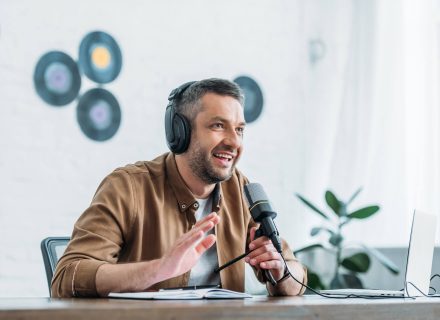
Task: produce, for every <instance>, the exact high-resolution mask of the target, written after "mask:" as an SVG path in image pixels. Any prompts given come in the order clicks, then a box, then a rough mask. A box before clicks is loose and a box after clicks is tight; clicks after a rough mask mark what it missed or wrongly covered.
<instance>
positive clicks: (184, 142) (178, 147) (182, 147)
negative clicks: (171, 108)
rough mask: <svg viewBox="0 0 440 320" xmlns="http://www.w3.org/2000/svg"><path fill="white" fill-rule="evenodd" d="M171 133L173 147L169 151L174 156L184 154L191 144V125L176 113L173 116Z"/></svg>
mask: <svg viewBox="0 0 440 320" xmlns="http://www.w3.org/2000/svg"><path fill="white" fill-rule="evenodd" d="M173 132H174V141H175V146H174V148H173V150H171V151H173V152H174V153H175V154H180V153H184V152H185V151H186V150H188V147H189V143H190V142H191V125H190V123H189V121H188V119H186V117H185V116H183V115H181V114H178V113H175V114H174V119H173Z"/></svg>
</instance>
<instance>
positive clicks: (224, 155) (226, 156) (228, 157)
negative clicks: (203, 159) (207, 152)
mask: <svg viewBox="0 0 440 320" xmlns="http://www.w3.org/2000/svg"><path fill="white" fill-rule="evenodd" d="M214 157H216V158H217V159H220V160H222V161H227V162H230V161H232V159H233V158H234V157H233V156H232V155H230V154H227V153H214Z"/></svg>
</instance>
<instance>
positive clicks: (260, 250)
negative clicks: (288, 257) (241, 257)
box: [245, 243, 277, 260]
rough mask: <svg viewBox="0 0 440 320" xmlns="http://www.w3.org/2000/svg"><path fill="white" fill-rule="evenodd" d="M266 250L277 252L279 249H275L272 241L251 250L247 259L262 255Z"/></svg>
mask: <svg viewBox="0 0 440 320" xmlns="http://www.w3.org/2000/svg"><path fill="white" fill-rule="evenodd" d="M265 252H277V250H276V249H275V247H274V246H273V244H272V243H268V244H265V245H263V246H261V247H259V248H257V249H255V250H253V251H251V252H250V253H249V254H248V255H247V257H246V259H245V260H250V259H253V258H255V257H258V256H259V255H262V254H263V253H265Z"/></svg>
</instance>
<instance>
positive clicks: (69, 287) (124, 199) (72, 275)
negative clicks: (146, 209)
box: [51, 170, 136, 297]
mask: <svg viewBox="0 0 440 320" xmlns="http://www.w3.org/2000/svg"><path fill="white" fill-rule="evenodd" d="M133 197H134V192H133V184H132V181H131V178H130V176H129V174H128V173H127V172H125V171H123V170H116V171H114V172H113V173H112V174H110V175H109V176H107V177H106V178H105V179H104V180H103V182H102V183H101V184H100V186H99V187H98V190H97V191H96V193H95V196H94V198H93V200H92V203H91V204H90V207H89V208H87V209H86V210H85V211H84V213H83V214H82V215H81V216H80V218H79V219H78V221H77V222H76V223H75V226H74V229H73V233H72V237H71V240H70V242H69V244H68V246H67V248H66V251H65V252H64V255H63V256H62V257H61V259H60V260H59V262H58V265H57V268H56V270H55V274H54V277H53V279H52V285H51V291H52V296H53V297H95V296H98V293H97V290H96V283H95V278H96V272H97V270H98V268H99V267H100V266H101V265H102V264H105V263H116V262H117V261H118V257H119V254H120V252H121V248H122V247H123V244H124V242H125V241H126V238H127V230H129V229H130V225H131V224H132V220H133V215H134V212H136V208H135V206H134V204H135V201H134V199H133Z"/></svg>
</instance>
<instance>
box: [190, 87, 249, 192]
mask: <svg viewBox="0 0 440 320" xmlns="http://www.w3.org/2000/svg"><path fill="white" fill-rule="evenodd" d="M201 102H202V110H201V111H200V112H199V113H198V114H197V116H196V118H195V120H194V126H193V131H192V136H191V143H190V146H189V148H188V161H189V166H190V168H191V170H192V172H193V173H194V174H195V175H196V176H197V177H198V178H200V179H201V180H202V181H203V182H205V183H208V184H214V183H217V182H220V181H224V180H227V179H229V178H230V177H231V175H232V171H233V169H234V167H235V165H236V163H237V161H238V159H239V158H240V155H241V151H242V143H243V131H244V127H245V120H244V114H243V107H242V106H241V105H240V103H239V102H238V101H237V100H236V99H234V98H233V97H230V96H220V95H217V94H214V93H207V94H205V95H204V96H203V97H202V99H201Z"/></svg>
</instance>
